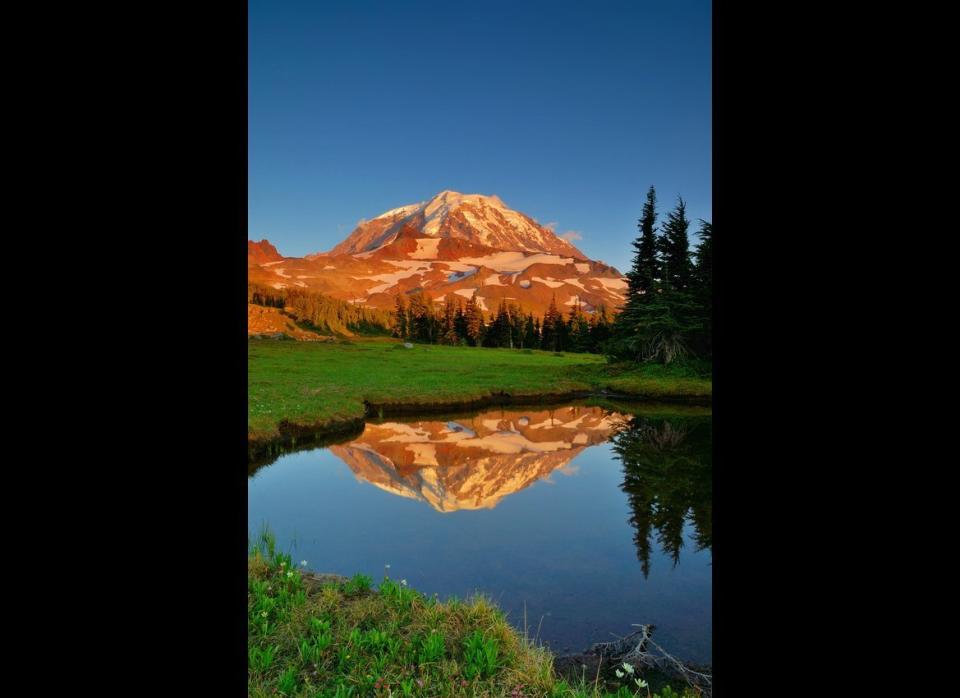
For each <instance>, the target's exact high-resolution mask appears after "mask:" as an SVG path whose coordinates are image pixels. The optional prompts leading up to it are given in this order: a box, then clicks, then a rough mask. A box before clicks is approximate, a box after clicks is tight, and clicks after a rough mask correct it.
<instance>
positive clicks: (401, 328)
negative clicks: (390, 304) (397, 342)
mask: <svg viewBox="0 0 960 698" xmlns="http://www.w3.org/2000/svg"><path fill="white" fill-rule="evenodd" d="M394 308H395V309H394V317H395V318H396V320H395V322H396V326H395V327H394V336H396V337H399V338H400V339H406V338H407V305H406V303H404V302H403V296H402V295H400V293H399V292H398V293H397V298H396V302H395V306H394Z"/></svg>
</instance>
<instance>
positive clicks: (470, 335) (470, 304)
mask: <svg viewBox="0 0 960 698" xmlns="http://www.w3.org/2000/svg"><path fill="white" fill-rule="evenodd" d="M464 315H465V317H466V323H467V343H468V344H470V346H471V347H479V346H482V344H483V330H484V327H483V312H482V311H481V310H480V306H479V304H478V302H477V292H476V291H474V292H473V295H472V296H470V300H468V301H467V309H466V311H465V313H464Z"/></svg>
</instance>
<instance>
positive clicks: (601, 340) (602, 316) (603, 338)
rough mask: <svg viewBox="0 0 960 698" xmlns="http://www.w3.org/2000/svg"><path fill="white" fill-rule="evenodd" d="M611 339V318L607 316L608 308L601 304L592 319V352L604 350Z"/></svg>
mask: <svg viewBox="0 0 960 698" xmlns="http://www.w3.org/2000/svg"><path fill="white" fill-rule="evenodd" d="M609 339H610V318H609V316H608V315H607V306H606V305H604V304H603V303H601V304H600V305H598V306H597V309H596V310H595V311H594V313H593V315H592V316H591V317H590V349H589V350H590V351H591V352H594V353H596V352H599V351H602V350H603V347H604V345H605V344H606V343H607V340H609Z"/></svg>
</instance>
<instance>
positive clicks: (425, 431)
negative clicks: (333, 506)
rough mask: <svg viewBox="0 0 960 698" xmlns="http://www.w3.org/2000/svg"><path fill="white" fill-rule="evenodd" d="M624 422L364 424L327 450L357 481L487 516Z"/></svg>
mask: <svg viewBox="0 0 960 698" xmlns="http://www.w3.org/2000/svg"><path fill="white" fill-rule="evenodd" d="M627 421H628V418H627V417H626V416H625V415H621V414H618V413H616V412H609V411H606V410H603V409H601V408H599V407H583V406H571V407H559V408H556V409H549V410H547V409H539V410H519V409H509V410H508V409H497V410H490V411H487V412H483V413H481V414H478V415H476V416H474V417H470V418H465V419H458V420H457V421H421V422H414V423H400V422H383V423H380V424H374V423H368V424H367V425H366V428H365V429H364V431H363V434H362V435H361V436H360V438H358V439H355V440H354V441H351V442H350V443H347V444H342V445H339V446H331V447H330V451H331V452H332V453H334V454H335V455H336V456H337V457H339V458H340V459H341V460H343V462H344V463H346V464H347V465H348V466H349V467H350V469H351V470H352V471H353V472H354V474H355V475H356V477H357V478H358V479H359V480H363V481H366V482H369V483H371V484H373V485H376V486H377V487H379V488H381V489H383V490H386V491H387V492H391V493H393V494H397V495H400V496H401V497H409V498H412V499H418V500H421V501H423V502H426V503H428V504H429V505H430V506H432V507H433V508H434V509H436V510H437V511H441V512H453V511H459V510H462V509H492V508H494V507H495V506H497V504H498V503H499V502H500V501H501V500H502V499H503V498H504V497H505V496H507V495H509V494H513V493H514V492H518V491H520V490H522V489H524V488H525V487H528V486H529V485H531V484H533V483H534V482H536V481H538V480H541V479H543V478H546V477H548V476H549V475H550V474H551V473H553V472H554V471H556V470H560V471H561V472H563V469H564V468H565V466H566V465H567V464H568V463H570V461H571V460H573V459H574V458H575V457H576V456H577V455H578V454H579V453H580V452H581V451H583V450H584V449H585V448H587V447H589V446H594V445H597V444H601V443H604V442H606V441H608V440H609V439H610V437H611V435H612V434H613V433H615V432H616V431H617V430H618V429H620V428H622V427H623V426H624V425H625V424H626V423H627Z"/></svg>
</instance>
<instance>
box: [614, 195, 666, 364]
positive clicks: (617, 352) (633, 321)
mask: <svg viewBox="0 0 960 698" xmlns="http://www.w3.org/2000/svg"><path fill="white" fill-rule="evenodd" d="M656 222H657V192H656V189H654V187H653V186H651V187H650V189H649V190H647V200H646V202H645V203H644V204H643V211H642V213H641V215H640V219H639V221H638V223H637V228H638V229H639V231H640V234H639V235H638V236H637V238H636V239H635V240H634V241H633V243H632V244H633V264H632V265H631V267H630V271H629V272H627V275H626V276H627V298H626V302H625V303H624V304H623V307H621V308H620V312H619V313H618V314H617V316H616V318H615V319H614V322H613V326H612V327H611V328H610V340H608V341H607V342H606V343H605V344H604V345H603V346H602V347H600V349H601V350H602V351H605V352H606V353H607V354H609V355H610V356H613V357H614V358H621V359H637V358H638V356H637V352H636V351H635V348H634V344H635V343H634V341H633V340H634V339H635V337H636V334H637V332H638V327H639V326H640V324H641V323H642V322H643V318H644V309H643V305H644V304H646V303H648V302H649V301H650V294H651V293H652V292H653V289H654V288H655V287H656V284H657V279H659V277H660V274H661V264H660V259H659V256H658V255H659V254H660V248H661V245H660V243H659V240H658V238H657V235H656V231H657V228H656Z"/></svg>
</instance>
